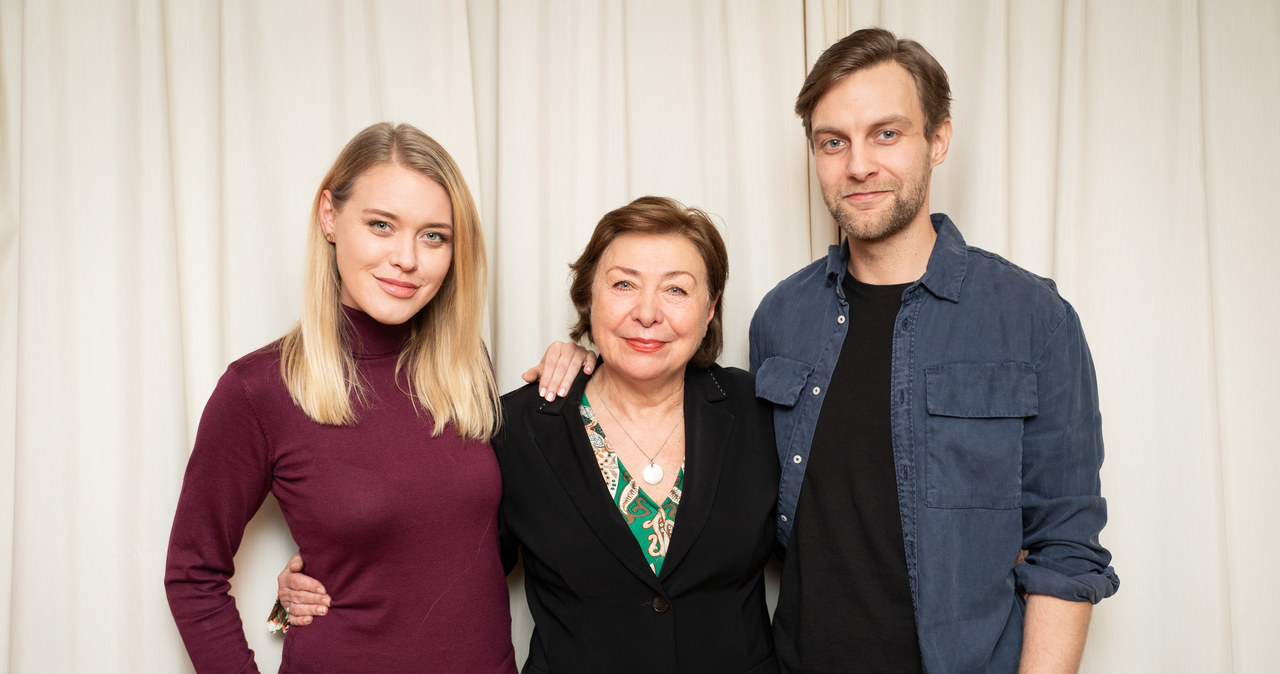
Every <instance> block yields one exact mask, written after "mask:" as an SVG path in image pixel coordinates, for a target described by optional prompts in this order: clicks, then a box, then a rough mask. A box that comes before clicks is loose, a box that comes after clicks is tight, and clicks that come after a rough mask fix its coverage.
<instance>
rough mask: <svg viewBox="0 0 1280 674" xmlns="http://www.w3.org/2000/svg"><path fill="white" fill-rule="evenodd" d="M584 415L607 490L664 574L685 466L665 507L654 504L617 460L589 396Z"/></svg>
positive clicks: (648, 556)
mask: <svg viewBox="0 0 1280 674" xmlns="http://www.w3.org/2000/svg"><path fill="white" fill-rule="evenodd" d="M578 409H579V411H580V412H581V414H582V425H583V426H586V428H587V439H588V440H590V441H591V448H592V449H593V450H594V451H595V454H596V463H597V464H599V465H600V474H601V475H602V476H604V484H605V487H607V488H608V489H609V495H610V496H612V497H613V502H614V503H615V504H617V506H618V512H620V513H622V518H623V520H625V521H626V523H627V526H628V527H629V528H630V529H631V535H632V536H635V537H636V542H637V543H639V544H640V550H641V551H642V552H644V556H645V558H646V559H648V560H649V568H650V569H653V574H654V575H655V576H656V575H658V572H660V571H662V560H664V559H666V557H667V548H668V546H670V544H671V532H672V531H674V530H675V528H676V510H677V509H679V507H680V493H681V488H682V485H683V484H684V464H683V463H681V464H680V472H679V473H678V474H677V475H676V483H675V484H674V485H672V486H671V493H670V494H667V500H665V501H663V502H662V507H658V504H656V503H654V502H653V499H651V498H649V495H648V494H645V493H644V490H643V489H641V488H640V484H639V483H638V482H637V481H636V480H635V478H633V477H632V476H631V473H630V471H628V470H627V468H626V467H625V466H623V465H622V461H620V460H618V455H617V454H614V452H613V447H611V446H610V445H609V441H608V440H607V439H605V437H604V429H603V428H601V427H600V422H599V421H597V420H596V415H595V413H594V412H592V411H591V403H589V402H588V401H587V395H586V394H585V393H584V394H582V403H581V404H579V405H578Z"/></svg>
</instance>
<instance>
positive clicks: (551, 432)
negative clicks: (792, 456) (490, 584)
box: [493, 365, 779, 674]
mask: <svg viewBox="0 0 1280 674" xmlns="http://www.w3.org/2000/svg"><path fill="white" fill-rule="evenodd" d="M588 378H589V377H588V376H586V375H582V374H579V376H578V378H577V380H576V381H574V383H573V387H572V388H571V389H570V391H569V395H568V396H567V397H565V398H560V399H558V400H556V401H555V402H547V401H545V400H543V399H541V398H539V397H538V389H537V386H536V385H533V384H531V385H529V386H525V387H523V388H521V389H519V390H516V391H513V392H511V393H509V394H507V395H506V396H503V398H502V409H503V411H504V424H503V429H502V432H501V433H500V435H499V437H498V438H497V439H495V440H494V443H493V446H494V449H495V451H496V452H497V454H498V463H499V465H500V466H501V468H502V490H503V491H502V493H503V496H502V511H501V518H500V522H501V533H502V539H503V562H504V564H505V565H506V567H507V569H508V570H510V569H511V567H512V566H513V565H514V564H515V559H516V552H517V549H521V548H522V549H523V559H524V571H525V590H526V595H527V597H528V602H529V610H530V612H532V614H533V619H534V623H535V625H534V630H533V638H532V639H531V640H530V643H529V659H528V660H527V661H526V662H525V665H524V670H523V671H524V672H526V673H528V672H555V673H556V674H564V673H568V672H591V673H593V674H594V673H597V672H645V673H652V672H698V673H702V672H753V673H755V672H776V671H778V669H777V664H776V663H775V661H774V656H773V637H772V633H771V631H770V627H769V613H768V608H767V607H766V605H765V592H764V576H763V574H762V573H761V572H762V570H763V569H764V566H765V564H766V563H767V562H768V560H769V556H770V554H771V552H772V550H773V545H774V533H775V532H774V528H775V524H774V512H775V509H776V503H777V495H778V473H779V471H778V458H777V453H776V451H775V450H774V438H773V415H772V412H771V410H770V409H769V407H768V406H767V404H766V403H764V402H762V401H759V400H757V399H756V397H755V392H754V391H755V386H754V378H753V376H752V375H751V374H750V373H748V372H745V371H743V370H739V369H736V368H730V369H725V368H721V367H720V366H718V365H713V366H712V367H711V368H710V369H702V368H697V367H693V366H689V367H688V368H686V370H685V383H684V418H685V476H684V492H683V494H682V498H681V501H680V509H679V511H677V513H676V524H675V529H674V531H673V532H672V535H671V544H670V548H669V549H668V552H667V557H666V559H665V560H664V561H663V563H662V572H661V574H660V575H658V576H656V577H655V576H654V574H653V571H652V570H650V568H649V565H648V563H647V562H646V561H645V557H644V555H643V554H642V552H641V550H640V544H639V543H638V542H637V541H636V539H635V537H634V536H632V534H631V531H630V530H629V529H628V528H627V526H626V524H625V523H624V521H623V519H622V515H621V514H620V513H619V512H618V507H617V506H616V505H615V504H614V502H613V500H612V499H611V498H610V497H609V493H608V491H607V489H606V488H605V484H604V480H603V479H602V478H601V476H600V468H599V467H598V465H597V464H596V460H595V456H594V455H593V453H592V450H591V446H590V444H589V443H588V441H587V434H586V431H585V430H584V428H583V426H582V417H581V415H580V414H579V411H578V403H579V402H580V401H581V400H582V391H583V389H584V388H585V387H586V384H587V379H588Z"/></svg>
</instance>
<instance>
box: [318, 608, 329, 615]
mask: <svg viewBox="0 0 1280 674" xmlns="http://www.w3.org/2000/svg"><path fill="white" fill-rule="evenodd" d="M316 613H319V614H320V615H328V614H329V609H328V608H325V607H324V606H321V607H320V608H318V609H316Z"/></svg>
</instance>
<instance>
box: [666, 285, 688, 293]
mask: <svg viewBox="0 0 1280 674" xmlns="http://www.w3.org/2000/svg"><path fill="white" fill-rule="evenodd" d="M667 291H668V292H671V293H675V294H677V295H684V294H686V293H685V291H684V288H681V287H680V286H671V287H670V288H667Z"/></svg>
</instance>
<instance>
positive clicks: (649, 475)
mask: <svg viewBox="0 0 1280 674" xmlns="http://www.w3.org/2000/svg"><path fill="white" fill-rule="evenodd" d="M596 392H597V393H599V394H600V402H602V403H604V409H605V411H606V412H608V413H609V416H611V417H613V420H614V421H616V422H618V428H621V429H622V432H623V433H626V435H627V439H628V440H630V441H631V444H633V445H635V446H636V449H638V450H640V453H641V454H642V455H644V458H646V459H648V460H649V465H647V466H645V467H644V470H642V471H640V474H641V476H642V477H644V481H645V482H647V483H649V484H658V483H659V482H662V477H663V471H662V466H659V465H658V464H657V463H655V460H656V459H657V458H658V455H660V454H662V450H664V449H666V448H667V441H668V440H670V439H671V436H672V435H673V434H674V433H675V432H676V428H678V427H679V426H680V422H682V421H684V410H680V418H679V419H678V420H677V421H676V423H675V425H673V426H672V427H671V430H669V431H667V437H665V438H663V439H662V445H661V446H659V447H658V451H656V452H654V453H653V456H649V454H648V452H645V451H644V448H643V447H641V446H640V443H638V442H636V439H635V438H633V437H631V431H628V430H627V427H626V426H624V425H623V424H622V419H620V418H619V417H618V415H616V414H614V413H613V410H611V409H609V401H607V400H605V399H604V390H603V389H602V388H601V387H599V386H597V387H596Z"/></svg>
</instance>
